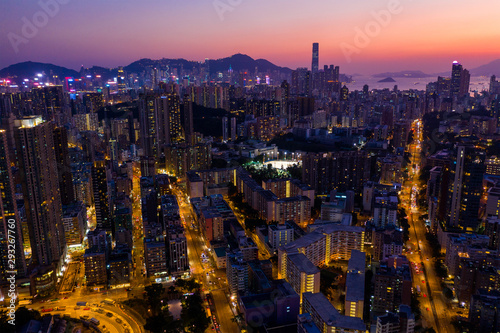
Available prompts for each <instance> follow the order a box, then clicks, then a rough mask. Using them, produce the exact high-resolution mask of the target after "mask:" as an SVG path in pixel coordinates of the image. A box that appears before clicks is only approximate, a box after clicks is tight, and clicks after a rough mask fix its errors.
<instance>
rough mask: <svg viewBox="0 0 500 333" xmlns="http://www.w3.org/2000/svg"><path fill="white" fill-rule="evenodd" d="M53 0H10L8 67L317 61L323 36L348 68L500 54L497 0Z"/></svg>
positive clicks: (332, 59) (4, 57)
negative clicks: (47, 6) (314, 50)
mask: <svg viewBox="0 0 500 333" xmlns="http://www.w3.org/2000/svg"><path fill="white" fill-rule="evenodd" d="M51 2H55V3H59V2H60V3H63V4H59V5H58V8H56V9H55V10H54V13H51V14H52V15H45V14H42V11H43V8H42V6H41V5H40V4H39V1H36V0H30V1H28V0H2V1H1V5H0V22H1V25H2V29H1V33H0V34H1V35H2V36H1V38H0V68H3V67H6V66H8V65H11V64H14V63H17V62H21V61H27V60H32V61H40V62H50V63H54V64H56V65H61V66H66V67H69V68H73V69H79V68H80V66H81V65H82V64H83V65H84V66H86V67H90V66H92V65H98V66H107V67H116V66H119V65H128V64H129V63H131V62H132V61H135V60H138V59H140V58H153V59H159V58H162V57H165V58H180V57H182V58H186V59H189V60H203V59H205V58H221V57H226V56H230V55H232V54H234V53H238V52H240V53H244V54H248V55H249V56H251V57H253V58H265V59H267V60H269V61H271V62H273V63H275V64H277V65H281V66H288V67H291V68H296V67H299V66H302V67H310V65H311V44H312V42H319V43H320V66H323V65H325V64H334V65H340V66H341V71H342V72H345V73H356V72H357V73H367V74H368V73H379V72H383V71H398V70H407V69H408V70H423V71H425V72H430V73H432V72H440V71H446V70H449V68H450V66H451V65H450V64H451V62H452V61H453V60H459V61H460V62H461V63H462V64H463V65H464V66H465V67H466V68H474V67H477V66H479V65H482V64H484V63H487V62H490V61H492V60H495V59H498V58H500V43H499V42H498V41H499V40H500V28H499V26H498V24H497V22H498V13H499V12H500V1H496V0H483V1H481V2H479V4H480V5H476V4H475V3H473V2H471V1H465V0H454V1H452V0H440V1H431V0H419V1H416V0H385V1H380V0H350V1H335V0H312V1H307V2H306V1H299V0H273V1H269V0H267V1H265V0H189V1H179V0H176V1H174V0H142V1H137V0H135V1H132V0H105V1H103V0H85V1H84V0H41V1H40V3H51ZM376 13H378V14H376ZM377 18H378V19H377ZM37 19H38V23H39V25H40V27H39V28H37V30H38V31H36V32H34V33H33V31H28V33H31V34H26V33H25V32H26V31H25V32H24V33H23V26H24V25H25V23H24V22H26V21H28V22H31V23H33V22H35V21H36V20H37ZM366 32H368V35H367V34H366ZM363 35H365V36H366V37H365V38H363ZM15 41H17V42H18V43H17V44H16V43H15ZM16 49H17V52H16Z"/></svg>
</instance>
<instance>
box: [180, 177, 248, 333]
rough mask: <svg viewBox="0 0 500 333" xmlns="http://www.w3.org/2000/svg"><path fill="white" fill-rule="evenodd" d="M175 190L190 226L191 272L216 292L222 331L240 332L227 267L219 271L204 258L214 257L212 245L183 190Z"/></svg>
mask: <svg viewBox="0 0 500 333" xmlns="http://www.w3.org/2000/svg"><path fill="white" fill-rule="evenodd" d="M173 193H174V195H175V196H176V197H177V201H178V202H179V212H180V215H181V219H182V221H183V224H184V228H185V229H186V240H187V246H188V258H189V267H190V269H191V274H192V276H193V277H195V278H196V280H197V281H198V282H199V283H201V285H202V287H203V290H204V291H207V292H211V293H212V296H213V300H214V306H215V310H216V318H217V322H218V323H219V324H220V326H219V329H220V331H221V332H223V333H226V332H227V333H233V332H239V331H240V330H239V327H238V324H237V323H235V322H233V321H232V320H231V318H233V317H234V313H233V311H232V310H231V307H230V305H229V300H228V298H227V290H228V287H227V280H226V274H225V270H217V269H216V267H215V265H214V263H213V261H210V260H209V259H205V260H203V259H202V254H204V255H205V256H206V257H210V255H209V253H208V252H209V248H207V242H206V241H205V240H204V238H203V235H202V232H201V230H200V229H199V226H198V227H197V229H198V231H196V230H195V229H194V228H192V225H194V224H196V222H195V221H194V218H193V217H194V212H193V210H192V207H191V204H190V203H189V202H188V199H187V195H186V193H185V192H184V190H183V189H181V188H179V187H177V186H173Z"/></svg>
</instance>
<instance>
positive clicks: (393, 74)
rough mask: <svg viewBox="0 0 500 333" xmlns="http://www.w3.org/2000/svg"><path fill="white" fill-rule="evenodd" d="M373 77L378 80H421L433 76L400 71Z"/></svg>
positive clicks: (417, 72) (420, 72)
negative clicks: (387, 78) (395, 78)
mask: <svg viewBox="0 0 500 333" xmlns="http://www.w3.org/2000/svg"><path fill="white" fill-rule="evenodd" d="M372 76H373V77H380V78H386V77H412V78H416V79H422V78H426V77H432V76H434V75H431V74H426V73H424V72H422V71H400V72H386V73H380V74H375V75H372Z"/></svg>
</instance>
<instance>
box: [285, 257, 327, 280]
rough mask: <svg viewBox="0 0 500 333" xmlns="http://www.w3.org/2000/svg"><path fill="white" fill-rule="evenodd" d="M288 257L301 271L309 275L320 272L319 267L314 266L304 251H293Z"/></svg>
mask: <svg viewBox="0 0 500 333" xmlns="http://www.w3.org/2000/svg"><path fill="white" fill-rule="evenodd" d="M288 258H289V259H290V261H292V262H293V264H294V265H295V266H296V267H297V268H298V269H299V270H300V271H301V272H304V273H306V274H308V275H311V274H317V273H319V268H318V267H316V266H314V264H313V263H312V262H311V261H310V260H309V259H307V257H306V256H305V255H304V254H303V253H292V254H289V255H288Z"/></svg>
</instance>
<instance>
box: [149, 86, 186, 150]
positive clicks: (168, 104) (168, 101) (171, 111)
mask: <svg viewBox="0 0 500 333" xmlns="http://www.w3.org/2000/svg"><path fill="white" fill-rule="evenodd" d="M155 114H156V122H155V123H156V125H157V126H158V129H157V131H156V133H157V136H158V138H157V144H158V147H157V151H158V153H161V152H163V147H164V146H166V145H169V144H172V143H179V142H181V141H183V140H184V135H183V134H182V124H181V107H180V99H179V95H177V94H169V95H167V96H161V97H159V98H157V99H156V101H155Z"/></svg>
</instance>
